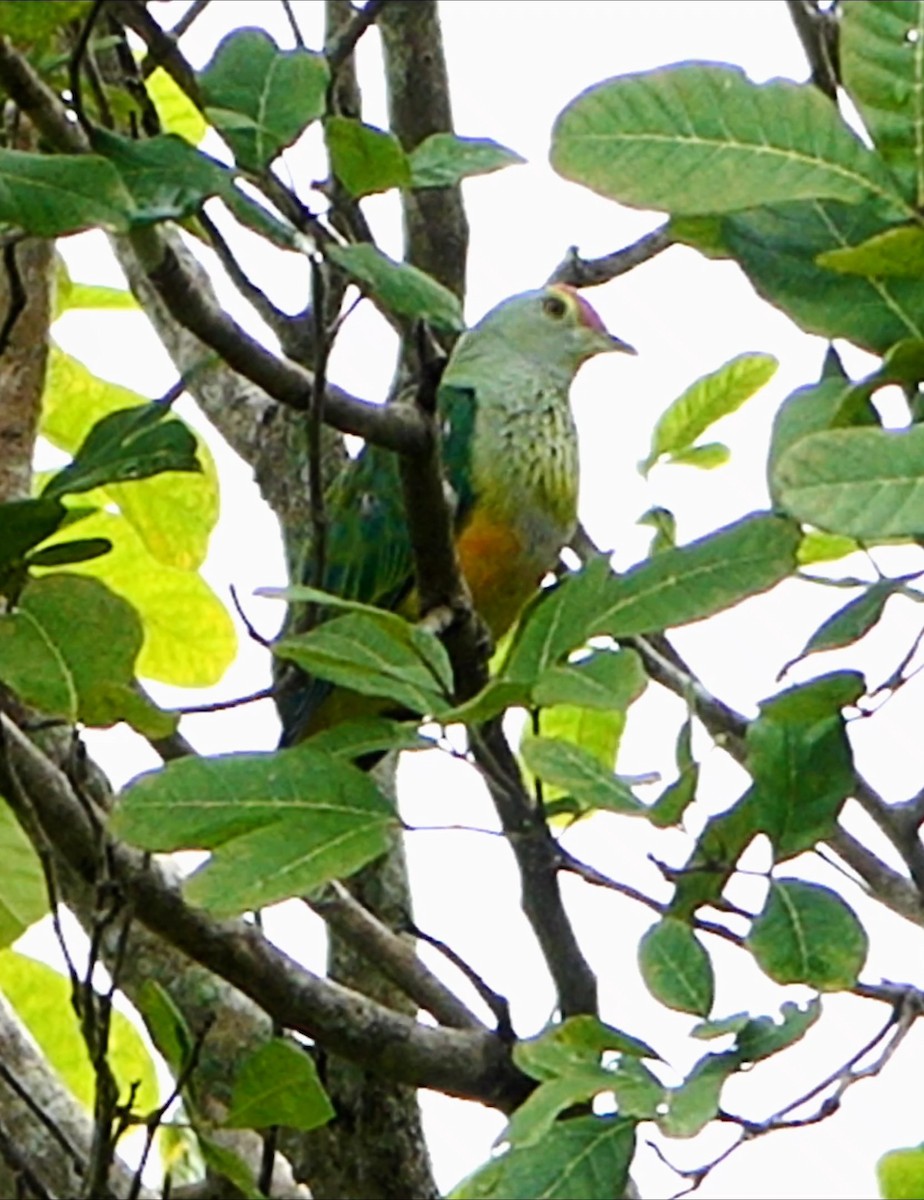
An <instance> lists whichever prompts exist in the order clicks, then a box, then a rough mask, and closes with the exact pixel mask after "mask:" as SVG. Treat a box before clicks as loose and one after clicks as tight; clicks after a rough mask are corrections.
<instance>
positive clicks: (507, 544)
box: [456, 511, 541, 638]
mask: <svg viewBox="0 0 924 1200" xmlns="http://www.w3.org/2000/svg"><path fill="white" fill-rule="evenodd" d="M528 550H529V548H528V547H524V546H523V544H522V542H521V541H520V538H519V537H518V536H517V534H516V533H514V531H513V530H512V529H511V528H510V526H509V525H507V524H505V523H503V522H500V521H498V520H497V519H496V518H493V517H492V516H491V514H489V513H485V512H484V511H481V512H477V511H476V512H475V513H473V514H472V517H471V519H470V520H469V522H468V524H467V525H466V526H465V528H464V529H463V530H462V532H461V534H460V535H459V537H458V538H457V539H456V551H457V553H458V555H459V564H460V566H461V567H462V572H463V574H464V575H465V578H466V579H467V581H468V586H469V588H470V589H471V593H472V600H473V601H474V604H475V608H476V609H477V610H478V612H479V613H481V615H482V617H483V618H484V619H485V621H486V622H487V625H488V628H489V629H490V630H491V633H492V634H493V635H494V637H495V638H499V637H500V636H501V635H502V634H504V633H505V632H506V631H507V630H508V629H509V628H510V626H511V625H512V624H513V622H514V621H515V620H516V618H517V616H518V615H519V612H520V609H521V608H522V607H523V605H524V604H525V603H526V601H527V600H528V599H529V597H530V596H531V595H532V593H533V592H534V591H535V589H536V587H537V585H538V583H539V578H540V574H541V572H537V570H536V565H535V562H534V561H533V560H532V557H531V555H530V554H529V552H528Z"/></svg>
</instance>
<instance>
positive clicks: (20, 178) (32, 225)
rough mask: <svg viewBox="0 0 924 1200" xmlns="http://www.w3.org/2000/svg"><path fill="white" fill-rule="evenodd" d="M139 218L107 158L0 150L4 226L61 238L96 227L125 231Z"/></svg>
mask: <svg viewBox="0 0 924 1200" xmlns="http://www.w3.org/2000/svg"><path fill="white" fill-rule="evenodd" d="M134 218H135V205H134V202H133V200H132V197H131V195H130V194H129V191H128V189H127V188H126V187H125V184H124V183H123V181H122V179H121V178H120V176H119V173H118V172H117V171H116V170H115V168H114V167H113V166H112V164H111V163H109V162H107V161H106V160H105V159H104V158H98V157H96V156H95V155H91V154H73V155H72V154H29V153H26V152H25V151H22V150H2V149H0V223H2V224H4V225H11V226H13V227H14V228H18V229H21V230H23V231H24V232H25V233H31V234H33V235H34V236H36V237H60V236H63V235H65V234H68V233H79V232H80V231H81V230H83V229H92V228H94V227H96V226H98V227H99V228H101V229H106V230H109V231H110V232H113V233H126V232H127V231H128V229H129V228H130V227H131V225H132V223H133V221H134Z"/></svg>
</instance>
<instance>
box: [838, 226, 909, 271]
mask: <svg viewBox="0 0 924 1200" xmlns="http://www.w3.org/2000/svg"><path fill="white" fill-rule="evenodd" d="M817 262H818V265H819V266H820V267H825V268H826V269H827V270H829V271H838V272H841V273H843V274H844V275H868V276H870V277H876V278H882V277H888V278H897V279H921V278H924V229H921V228H920V226H918V225H900V226H898V228H896V229H887V230H886V231H885V232H884V233H877V234H874V236H873V237H871V238H867V240H866V241H865V242H861V243H860V244H859V246H844V247H843V248H841V249H839V250H826V251H825V252H824V253H823V254H819V255H818V258H817Z"/></svg>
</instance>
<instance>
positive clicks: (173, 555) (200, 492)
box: [41, 285, 219, 570]
mask: <svg viewBox="0 0 924 1200" xmlns="http://www.w3.org/2000/svg"><path fill="white" fill-rule="evenodd" d="M75 286H80V285H75ZM144 402H145V399H144V397H143V396H141V395H139V393H137V392H133V391H131V390H130V389H129V388H124V387H121V386H120V385H119V384H116V383H111V382H110V381H109V380H107V379H101V378H100V377H99V376H98V375H94V374H93V373H92V372H91V371H90V370H89V369H88V368H87V367H86V366H84V364H83V363H82V362H80V361H79V360H78V359H76V358H72V357H71V356H70V355H69V354H65V353H64V351H62V350H60V349H59V348H58V347H53V348H52V352H51V355H50V360H49V368H48V376H47V378H46V381H45V392H44V395H43V397H42V417H41V431H42V433H43V434H44V436H45V437H47V438H48V440H49V441H50V442H52V443H53V444H54V445H55V446H57V447H58V448H59V449H61V450H64V451H66V452H67V453H69V454H74V453H75V451H76V450H77V448H78V447H79V446H80V445H81V443H82V442H83V441H84V440H85V438H86V437H87V435H88V434H89V432H90V430H91V428H92V427H93V426H94V424H95V423H96V422H97V421H100V420H101V419H102V418H104V417H107V416H109V415H110V414H111V413H116V412H120V411H122V410H124V409H127V408H132V407H135V406H140V405H142V404H144ZM171 419H172V420H176V421H182V418H180V417H176V416H174V417H172V418H171ZM187 428H188V427H187ZM190 434H191V436H192V437H194V438H195V457H196V461H197V462H198V463H199V464H200V466H201V470H199V471H184V472H182V473H180V474H177V473H176V472H171V473H170V474H169V475H163V476H159V475H154V476H151V477H149V478H147V479H143V480H134V481H133V482H131V483H129V484H118V483H110V484H107V485H106V487H105V497H106V499H107V500H111V501H113V502H114V503H115V504H117V505H118V507H119V511H120V512H121V513H122V515H123V516H124V517H125V519H126V520H127V521H128V522H129V523H130V524H131V525H132V527H133V528H134V529H135V531H136V532H137V533H138V534H139V536H140V537H141V540H142V541H143V542H144V545H145V547H146V548H147V550H148V551H149V552H150V553H151V554H152V555H154V557H155V558H156V559H158V560H159V561H160V562H163V563H165V564H167V565H169V566H173V567H181V568H183V569H184V570H193V569H195V568H197V567H199V566H201V564H202V562H203V560H204V559H205V555H206V551H207V550H208V544H209V537H210V535H211V532H212V530H213V529H214V527H215V523H216V521H217V520H218V509H219V499H218V473H217V470H216V468H215V462H214V459H213V458H212V454H211V451H210V450H209V448H208V445H207V444H206V442H205V440H204V439H203V438H202V437H200V436H199V435H198V434H197V433H196V432H195V431H193V430H190Z"/></svg>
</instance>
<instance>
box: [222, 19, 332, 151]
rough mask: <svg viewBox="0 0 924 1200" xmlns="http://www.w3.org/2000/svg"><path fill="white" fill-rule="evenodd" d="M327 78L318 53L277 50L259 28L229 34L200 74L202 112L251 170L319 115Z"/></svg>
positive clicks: (286, 143)
mask: <svg viewBox="0 0 924 1200" xmlns="http://www.w3.org/2000/svg"><path fill="white" fill-rule="evenodd" d="M329 82H330V71H329V69H328V66H327V62H326V61H325V59H324V56H323V55H321V54H314V53H312V52H311V51H309V50H305V49H304V48H296V49H294V50H280V49H279V47H278V46H277V45H276V43H275V42H274V41H273V39H272V38H271V37H270V36H269V34H268V33H265V32H264V31H263V30H262V29H238V30H235V31H234V32H233V33H230V34H228V36H227V37H225V38H223V39H222V41H221V42H220V43H219V45H218V49H217V50H216V51H215V54H214V56H213V58H212V60H211V62H210V63H209V64H208V66H207V67H206V68H205V70H204V71H202V73H201V74H200V75H199V87H200V89H201V92H202V100H203V103H204V105H205V107H206V116H207V117H208V118H209V120H210V121H211V122H212V123H213V125H214V126H215V127H216V129H217V130H218V131H219V133H220V134H221V135H222V137H223V138H224V139H225V141H226V142H227V143H228V145H229V146H230V147H231V149H232V150H233V151H234V156H235V158H236V159H237V161H238V162H239V163H240V165H241V166H242V167H245V168H246V169H247V170H251V171H260V170H262V169H263V168H264V167H266V166H268V165H269V164H270V163H271V162H272V160H273V159H274V158H275V157H276V156H277V155H278V154H279V153H280V152H281V151H283V150H284V149H285V148H286V147H287V146H291V145H292V143H293V142H294V141H295V140H296V139H297V138H298V136H299V135H300V134H301V132H302V131H303V130H304V129H305V128H306V127H307V126H308V125H309V124H310V123H311V122H312V121H314V120H316V119H317V118H318V117H320V116H322V115H323V114H324V110H325V106H326V93H327V85H328V83H329Z"/></svg>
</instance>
